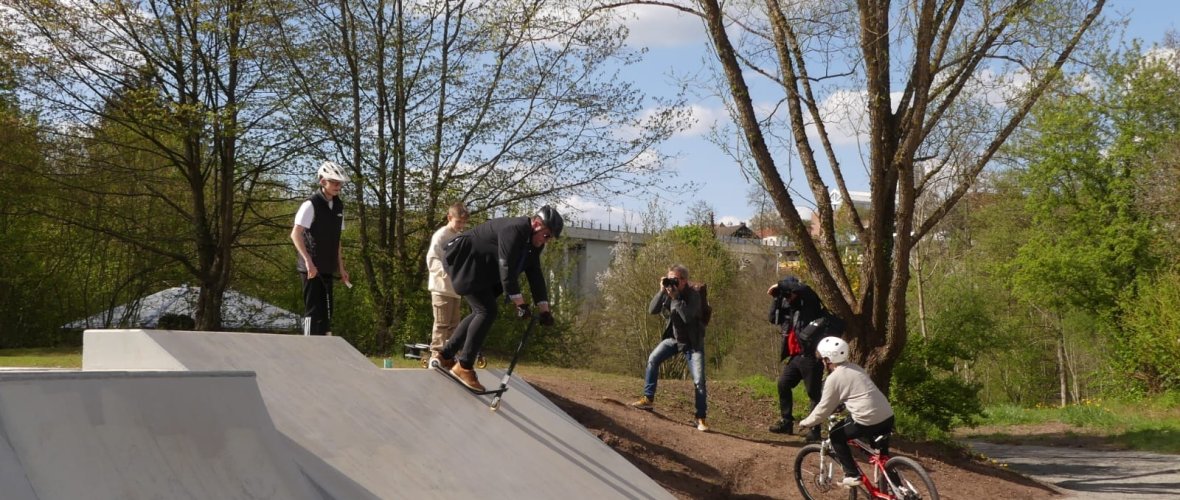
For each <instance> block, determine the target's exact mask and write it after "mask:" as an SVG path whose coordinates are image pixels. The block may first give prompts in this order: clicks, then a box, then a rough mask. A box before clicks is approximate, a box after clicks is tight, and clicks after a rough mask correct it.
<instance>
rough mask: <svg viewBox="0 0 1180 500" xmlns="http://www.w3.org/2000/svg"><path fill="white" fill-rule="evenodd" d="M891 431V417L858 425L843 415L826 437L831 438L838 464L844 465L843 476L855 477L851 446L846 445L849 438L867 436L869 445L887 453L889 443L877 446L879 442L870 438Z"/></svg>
mask: <svg viewBox="0 0 1180 500" xmlns="http://www.w3.org/2000/svg"><path fill="white" fill-rule="evenodd" d="M892 431H893V417H889V418H887V419H885V420H884V421H883V422H881V423H879V424H873V425H860V424H858V423H856V422H855V421H854V420H852V418H851V417H844V420H843V421H841V422H840V423H839V424H837V425H836V427H834V428H833V429H832V432H830V433H828V437H830V438H831V439H832V451H834V452H836V459H837V460H839V461H840V465H841V466H842V467H844V477H856V476H857V475H858V474H857V473H856V462H855V461H854V460H853V459H852V448H851V447H850V446H848V440H849V439H856V438H869V446H872V447H874V448H878V449H880V450H881V454H883V455H888V454H889V443H888V442H886V443H885V445H884V446H878V444H879V443H873V442H872V439H873V438H876V437H877V436H881V435H884V434H886V433H889V432H892Z"/></svg>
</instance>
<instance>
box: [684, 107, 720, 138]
mask: <svg viewBox="0 0 1180 500" xmlns="http://www.w3.org/2000/svg"><path fill="white" fill-rule="evenodd" d="M688 112H689V114H690V115H691V116H692V125H690V126H689V127H688V128H687V129H685V130H681V131H680V132H677V133H676V134H675V136H676V137H699V136H702V135H705V134H707V133H709V131H710V130H712V129H713V127H714V126H716V125H717V122H718V121H726V120H729V115H728V114H727V113H726V112H725V110H724V109H717V108H710V107H707V106H701V105H699V104H693V105H691V106H689V107H688Z"/></svg>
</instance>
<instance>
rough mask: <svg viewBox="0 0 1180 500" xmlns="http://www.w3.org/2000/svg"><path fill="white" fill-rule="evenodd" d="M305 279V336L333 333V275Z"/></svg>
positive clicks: (303, 275) (305, 276) (301, 275)
mask: <svg viewBox="0 0 1180 500" xmlns="http://www.w3.org/2000/svg"><path fill="white" fill-rule="evenodd" d="M299 276H300V277H302V278H303V334H304V335H326V334H327V333H328V332H331V331H332V275H330V274H328V275H324V274H320V275H316V277H314V278H312V279H307V273H299Z"/></svg>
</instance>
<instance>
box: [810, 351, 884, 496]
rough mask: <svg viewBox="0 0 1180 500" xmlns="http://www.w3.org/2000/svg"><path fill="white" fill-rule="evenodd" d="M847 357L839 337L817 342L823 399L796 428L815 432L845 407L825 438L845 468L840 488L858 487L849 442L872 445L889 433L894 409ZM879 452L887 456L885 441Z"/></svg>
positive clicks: (854, 463)
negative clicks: (843, 414)
mask: <svg viewBox="0 0 1180 500" xmlns="http://www.w3.org/2000/svg"><path fill="white" fill-rule="evenodd" d="M848 354H849V348H848V343H847V342H845V341H844V339H841V338H840V337H825V338H824V339H823V340H821V341H819V346H818V347H816V356H818V357H819V359H820V360H821V362H822V363H823V365H824V368H827V370H828V379H827V380H826V381H825V382H824V390H823V397H822V398H820V401H819V404H817V405H816V406H815V408H814V409H812V410H811V414H810V415H808V416H807V418H804V419H803V420H802V421H801V422H799V427H811V428H813V429H816V430H817V431H818V429H819V425H820V424H822V423H823V421H824V420H826V419H827V418H828V416H829V415H831V414H832V413H833V412H835V411H836V410H837V409H838V408H839V407H840V406H841V405H843V406H844V409H845V410H847V411H848V416H847V417H844V419H843V420H841V421H840V422H839V423H837V424H836V425H835V426H834V427H832V430H831V432H829V433H828V438H830V439H831V441H832V451H833V452H835V453H836V460H837V461H839V462H840V466H841V467H843V468H844V480H843V481H841V482H840V485H841V486H844V487H845V488H854V487H857V486H860V472H859V471H858V470H857V468H856V462H855V461H853V458H852V448H851V447H849V446H848V440H849V439H856V438H867V439H868V440H869V441H870V442H871V441H872V440H873V438H875V437H876V436H883V435H885V434H888V433H890V432H892V431H893V407H892V406H890V404H889V399H888V398H886V397H885V394H884V393H882V392H881V389H879V388H878V387H877V384H874V383H873V379H872V378H870V377H869V374H868V373H866V372H865V370H864V368H861V367H860V366H859V365H857V364H856V363H853V362H851V361H848ZM880 449H881V454H882V455H888V454H889V443H888V442H887V441H886V442H885V443H883V444H882V445H881V446H880Z"/></svg>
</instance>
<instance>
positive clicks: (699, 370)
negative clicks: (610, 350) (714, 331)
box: [643, 338, 708, 418]
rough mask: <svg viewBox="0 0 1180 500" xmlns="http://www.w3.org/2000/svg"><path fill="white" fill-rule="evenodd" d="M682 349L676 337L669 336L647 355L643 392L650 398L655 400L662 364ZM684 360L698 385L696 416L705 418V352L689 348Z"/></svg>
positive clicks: (706, 393)
mask: <svg viewBox="0 0 1180 500" xmlns="http://www.w3.org/2000/svg"><path fill="white" fill-rule="evenodd" d="M679 350H680V346H679V344H677V343H676V339H672V338H667V339H664V340H662V341H660V343H659V344H656V348H655V349H652V350H651V355H649V356H648V357H647V371H646V372H644V374H643V381H644V384H645V385H644V386H643V394H644V395H645V396H647V397H648V399H651V400H653V401H654V400H655V397H656V385H657V384H658V383H659V381H660V365H661V364H663V363H664V361H665V360H667V359H668V358H671V357H672V356H675V355H676V352H677V351H679ZM684 361H685V362H686V363H688V371H689V373H691V374H692V385H693V386H694V387H696V417H697V418H705V411H706V400H707V396H708V392H707V391H706V389H705V352H704V351H702V350H700V349H692V348H690V349H687V350H686V351H685V352H684Z"/></svg>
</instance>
